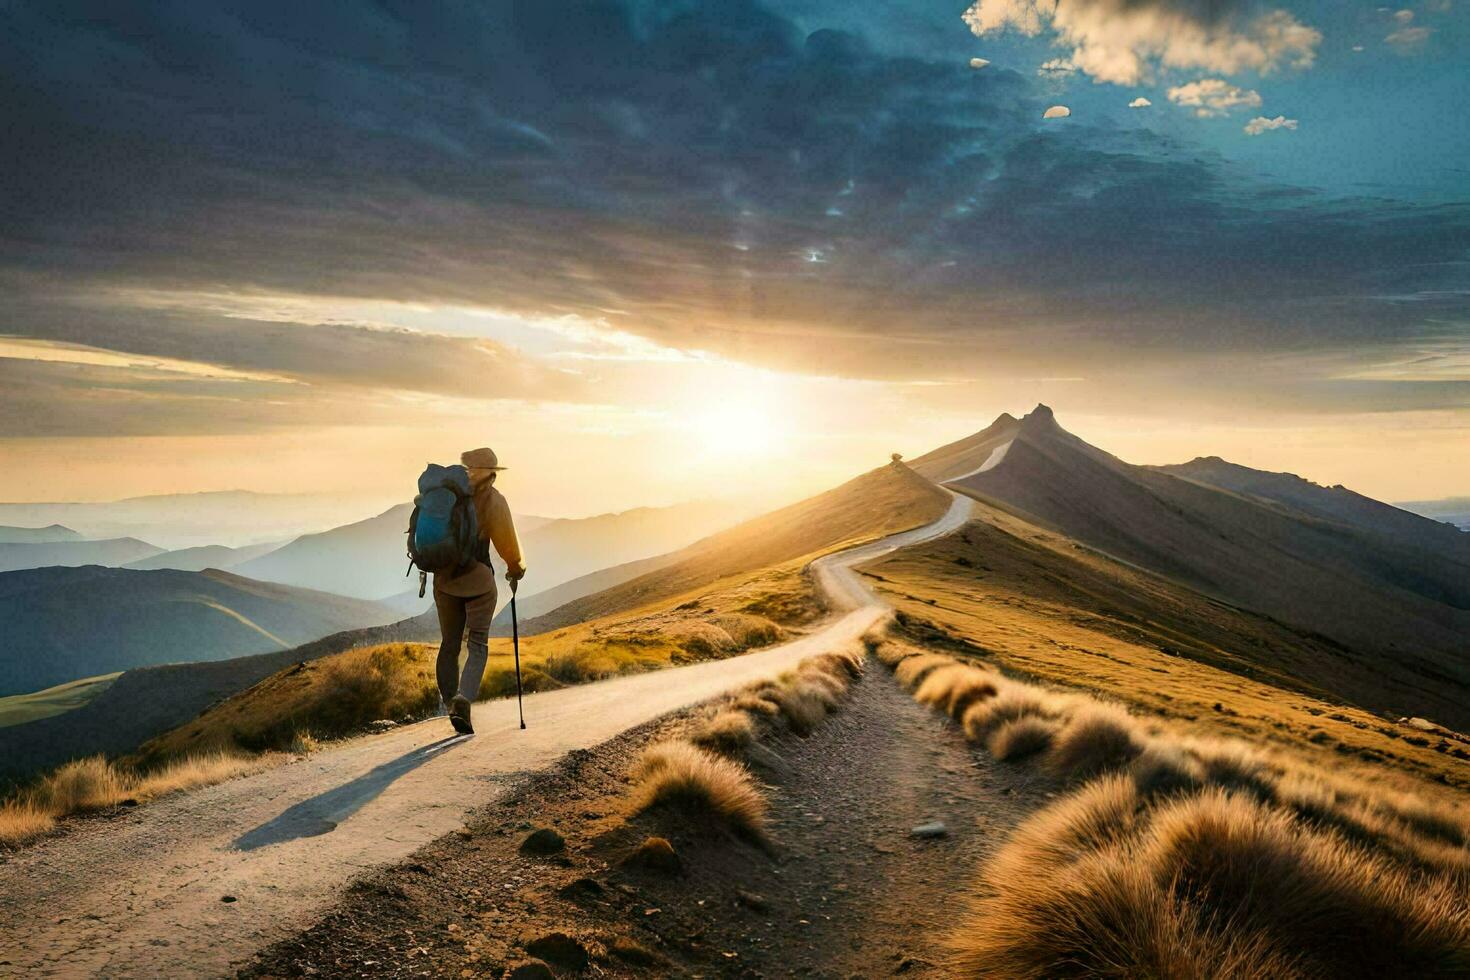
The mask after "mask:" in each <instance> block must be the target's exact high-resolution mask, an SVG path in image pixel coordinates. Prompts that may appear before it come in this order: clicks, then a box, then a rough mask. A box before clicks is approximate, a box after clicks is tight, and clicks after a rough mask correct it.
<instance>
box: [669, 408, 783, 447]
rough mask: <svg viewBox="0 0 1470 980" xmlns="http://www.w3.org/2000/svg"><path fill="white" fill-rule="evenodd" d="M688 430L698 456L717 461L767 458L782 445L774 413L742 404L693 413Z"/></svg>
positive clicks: (780, 426) (780, 432) (777, 421)
mask: <svg viewBox="0 0 1470 980" xmlns="http://www.w3.org/2000/svg"><path fill="white" fill-rule="evenodd" d="M688 427H689V430H690V433H691V434H692V435H693V436H694V438H695V439H696V440H697V441H698V443H699V449H700V452H701V454H702V455H706V456H710V457H713V458H715V459H720V460H744V459H757V458H769V457H771V456H774V455H776V454H777V452H778V451H779V449H780V448H781V445H782V443H784V442H785V433H784V429H783V427H782V425H781V424H780V421H779V420H778V419H777V418H776V416H775V414H774V413H773V412H771V411H770V410H768V409H766V408H764V407H761V406H757V405H752V404H750V403H748V402H743V401H742V402H736V403H730V404H723V405H714V406H710V407H708V408H705V409H701V410H699V411H696V412H694V413H693V414H692V415H691V416H690V418H689V426H688Z"/></svg>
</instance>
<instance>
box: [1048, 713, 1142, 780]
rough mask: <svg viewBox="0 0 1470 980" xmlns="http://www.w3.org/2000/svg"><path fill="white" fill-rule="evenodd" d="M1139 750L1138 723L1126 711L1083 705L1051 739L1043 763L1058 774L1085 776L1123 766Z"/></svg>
mask: <svg viewBox="0 0 1470 980" xmlns="http://www.w3.org/2000/svg"><path fill="white" fill-rule="evenodd" d="M1142 751H1143V739H1142V737H1141V735H1140V733H1139V731H1138V726H1137V724H1136V723H1135V722H1134V721H1133V719H1132V718H1130V717H1128V714H1127V713H1126V712H1124V711H1121V710H1119V709H1117V708H1113V707H1110V706H1107V705H1102V704H1086V705H1084V706H1082V707H1080V708H1078V709H1077V710H1076V711H1075V712H1073V714H1072V717H1071V719H1070V720H1068V722H1067V724H1066V725H1065V727H1063V728H1062V730H1061V731H1060V732H1059V733H1058V734H1057V737H1056V738H1055V739H1054V740H1053V742H1052V747H1051V751H1050V752H1048V753H1047V756H1046V765H1047V768H1049V769H1050V770H1051V771H1052V772H1053V773H1056V774H1057V775H1060V776H1067V777H1071V778H1075V779H1086V778H1088V777H1090V776H1095V775H1097V774H1098V773H1100V772H1104V771H1106V770H1108V769H1115V768H1119V767H1121V766H1125V765H1127V764H1128V763H1130V762H1132V761H1133V760H1134V759H1135V758H1137V757H1138V754H1139V753H1140V752H1142Z"/></svg>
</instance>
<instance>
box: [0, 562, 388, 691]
mask: <svg viewBox="0 0 1470 980" xmlns="http://www.w3.org/2000/svg"><path fill="white" fill-rule="evenodd" d="M392 618H394V617H393V616H392V615H391V614H390V613H389V612H388V611H386V610H385V609H383V608H382V607H380V606H378V605H377V604H375V603H371V602H363V601H361V600H357V599H346V598H343V597H341V596H334V595H329V594H327V593H322V592H310V591H306V590H303V589H296V588H292V587H290V586H282V585H273V584H267V583H263V582H256V581H252V580H250V579H246V578H241V577H240V576H238V575H233V574H231V573H229V572H222V571H214V570H211V571H207V572H179V571H173V570H162V571H136V570H132V569H116V568H102V567H99V566H96V565H91V566H86V567H83V568H38V569H30V570H27V571H18V572H7V573H5V574H0V629H3V632H4V635H5V643H4V646H3V649H0V695H3V694H17V693H25V692H29V691H35V690H38V689H40V688H44V687H50V686H52V685H55V684H60V683H63V682H65V681H70V680H73V679H75V678H78V677H90V676H93V675H96V674H102V673H109V672H112V671H117V670H127V669H128V668H131V667H140V666H145V665H151V664H167V663H183V662H189V661H197V660H223V659H227V658H230V657H240V656H244V655H247V654H252V653H262V652H265V651H268V650H280V649H284V648H287V647H291V646H295V645H296V644H299V643H304V642H307V641H309V640H313V639H316V638H317V637H320V636H324V635H326V634H328V633H334V632H337V631H339V630H343V629H349V628H355V627H362V626H374V625H378V624H381V623H384V622H388V621H390V620H391V619H392Z"/></svg>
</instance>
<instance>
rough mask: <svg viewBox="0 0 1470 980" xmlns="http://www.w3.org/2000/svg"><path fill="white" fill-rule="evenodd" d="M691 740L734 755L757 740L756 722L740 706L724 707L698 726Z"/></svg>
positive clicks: (707, 747)
mask: <svg viewBox="0 0 1470 980" xmlns="http://www.w3.org/2000/svg"><path fill="white" fill-rule="evenodd" d="M689 740H690V741H691V742H693V743H694V744H695V745H698V746H699V747H700V748H703V749H709V750H710V751H712V752H720V753H723V754H725V755H734V754H736V753H738V752H740V751H742V750H743V749H744V748H745V747H746V746H748V745H750V744H751V743H752V742H754V741H755V722H753V721H752V720H751V718H750V715H748V714H746V713H745V712H744V711H741V710H739V709H738V708H734V707H730V708H724V709H722V710H719V711H717V712H716V713H715V714H714V715H712V716H710V717H709V718H707V719H705V720H704V722H702V723H701V724H700V725H699V726H697V727H696V728H695V730H694V734H693V735H692V736H691V737H690V739H689Z"/></svg>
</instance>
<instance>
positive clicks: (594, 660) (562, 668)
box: [481, 649, 621, 693]
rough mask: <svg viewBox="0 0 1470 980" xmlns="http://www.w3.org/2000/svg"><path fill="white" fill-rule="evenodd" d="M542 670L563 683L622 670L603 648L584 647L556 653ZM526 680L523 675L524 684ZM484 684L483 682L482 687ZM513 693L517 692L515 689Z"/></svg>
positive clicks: (575, 681)
mask: <svg viewBox="0 0 1470 980" xmlns="http://www.w3.org/2000/svg"><path fill="white" fill-rule="evenodd" d="M541 670H542V671H544V672H545V673H546V675H547V676H548V677H551V678H552V679H554V680H556V681H558V682H559V683H561V684H586V683H588V682H589V681H600V680H606V679H607V678H609V677H616V676H617V675H618V674H619V673H620V672H621V670H620V667H619V665H618V662H617V660H615V659H614V658H613V657H612V656H611V655H610V654H608V653H606V652H604V651H601V650H584V649H575V650H569V651H567V652H565V653H554V654H552V655H551V656H549V657H547V658H546V660H545V661H544V662H543V663H542V665H541ZM512 671H514V668H512ZM512 676H514V675H513V674H512ZM524 682H525V679H524V677H523V678H522V685H523V686H524ZM483 686H484V684H483V682H482V684H481V687H483ZM511 693H515V692H514V689H512V691H511Z"/></svg>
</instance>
